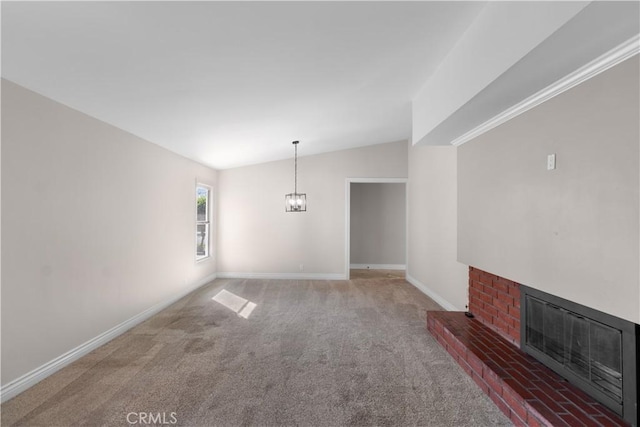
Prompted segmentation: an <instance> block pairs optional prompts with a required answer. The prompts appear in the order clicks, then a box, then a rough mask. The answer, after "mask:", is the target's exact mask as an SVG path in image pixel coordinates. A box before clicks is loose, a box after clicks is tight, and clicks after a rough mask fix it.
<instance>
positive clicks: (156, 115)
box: [2, 2, 485, 168]
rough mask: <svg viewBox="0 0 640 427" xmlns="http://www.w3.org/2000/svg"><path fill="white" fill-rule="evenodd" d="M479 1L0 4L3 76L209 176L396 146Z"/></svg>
mask: <svg viewBox="0 0 640 427" xmlns="http://www.w3.org/2000/svg"><path fill="white" fill-rule="evenodd" d="M484 5H485V3H484V2H274V3H272V2H233V3H232V2H37V3H36V2H2V76H3V77H4V78H6V79H8V80H11V81H13V82H15V83H17V84H20V85H22V86H24V87H27V88H29V89H31V90H33V91H35V92H38V93H40V94H42V95H45V96H47V97H50V98H52V99H55V100H57V101H59V102H61V103H63V104H66V105H68V106H70V107H73V108H75V109H77V110H80V111H82V112H84V113H87V114H89V115H91V116H93V117H96V118H98V119H100V120H103V121H105V122H107V123H110V124H112V125H115V126H117V127H119V128H121V129H124V130H126V131H129V132H131V133H133V134H135V135H137V136H140V137H142V138H144V139H147V140H149V141H151V142H154V143H156V144H159V145H161V146H164V147H166V148H168V149H169V150H172V151H174V152H176V153H179V154H181V155H183V156H185V157H188V158H191V159H194V160H196V161H199V162H201V163H204V164H207V165H209V166H212V167H215V168H229V167H234V166H238V165H244V164H251V163H259V162H264V161H269V160H276V159H282V158H287V157H291V156H292V155H293V149H292V146H291V141H293V140H300V141H301V144H300V147H299V152H300V155H307V154H314V153H320V152H326V151H333V150H338V149H344V148H351V147H357V146H363V145H370V144H378V143H385V142H391V141H398V140H402V139H408V138H409V136H410V134H411V98H412V96H413V95H414V94H415V92H416V91H417V90H418V89H419V87H420V85H421V84H422V83H423V82H424V80H425V78H426V76H428V75H429V74H431V73H432V72H433V71H434V70H435V68H436V67H437V66H438V64H439V63H440V61H441V60H442V59H443V58H444V56H445V55H446V54H447V52H448V51H449V50H450V49H451V48H452V47H453V45H454V44H455V42H456V41H457V40H458V38H459V37H460V36H461V34H462V33H463V32H464V30H465V29H466V28H467V27H468V26H469V25H470V23H471V22H472V20H473V19H474V17H475V16H476V15H477V14H478V13H479V12H480V11H481V10H482V8H483V7H484Z"/></svg>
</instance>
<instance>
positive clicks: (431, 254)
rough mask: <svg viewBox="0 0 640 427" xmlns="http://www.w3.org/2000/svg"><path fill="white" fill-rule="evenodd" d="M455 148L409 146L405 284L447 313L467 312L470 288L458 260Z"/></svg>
mask: <svg viewBox="0 0 640 427" xmlns="http://www.w3.org/2000/svg"><path fill="white" fill-rule="evenodd" d="M456 150H457V149H456V148H455V147H450V146H449V147H429V146H411V147H410V148H409V227H408V236H407V239H408V265H407V280H409V281H410V282H411V283H412V284H414V285H415V286H416V287H418V288H419V289H421V290H422V291H423V292H424V293H426V294H427V295H429V296H431V297H432V298H433V299H434V300H436V302H438V303H439V304H440V305H441V306H443V307H444V308H446V309H448V310H464V308H465V305H466V304H467V286H468V285H467V283H468V268H467V266H465V265H464V264H461V263H459V262H457V261H456V254H457V240H456V235H457V222H456V218H457V197H456V192H457V168H456V154H457V151H456Z"/></svg>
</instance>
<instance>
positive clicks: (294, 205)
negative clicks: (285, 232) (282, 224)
mask: <svg viewBox="0 0 640 427" xmlns="http://www.w3.org/2000/svg"><path fill="white" fill-rule="evenodd" d="M299 142H300V141H293V143H292V144H293V146H294V147H295V157H294V159H295V160H294V175H293V193H289V194H285V196H284V210H285V212H306V211H307V194H306V193H298V143H299Z"/></svg>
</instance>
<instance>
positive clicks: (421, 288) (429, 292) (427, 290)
mask: <svg viewBox="0 0 640 427" xmlns="http://www.w3.org/2000/svg"><path fill="white" fill-rule="evenodd" d="M405 276H406V277H405V279H406V280H407V282H409V283H411V284H412V285H413V286H415V287H416V288H418V290H419V291H421V292H422V293H423V294H425V295H426V296H428V297H429V298H431V299H432V300H434V301H435V302H437V303H438V304H439V305H440V306H441V307H442V308H444V309H445V310H447V311H460V310H459V309H458V308H457V307H456V306H455V305H453V304H451V303H450V302H449V301H447V300H446V299H444V298H442V297H441V296H440V295H438V294H437V293H436V292H434V291H433V289H430V288H429V287H428V286H427V285H425V284H424V283H422V282H420V281H419V280H417V279H415V278H414V277H411V276H409V275H408V274H406V275H405Z"/></svg>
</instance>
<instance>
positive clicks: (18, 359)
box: [2, 80, 216, 385]
mask: <svg viewBox="0 0 640 427" xmlns="http://www.w3.org/2000/svg"><path fill="white" fill-rule="evenodd" d="M2 150H3V153H2V154H3V155H2V267H3V268H2V384H3V385H5V384H7V383H8V382H10V381H12V380H14V379H16V378H17V377H19V376H21V375H23V374H25V373H27V372H29V371H31V370H33V369H34V368H36V367H39V366H41V365H43V364H44V363H46V362H49V361H51V360H53V359H54V358H56V357H58V356H60V355H62V354H63V353H65V352H67V351H69V350H71V349H73V348H75V347H77V346H79V345H81V344H83V343H85V342H86V341H87V340H89V339H92V338H94V337H96V336H98V335H99V334H101V333H103V332H105V331H107V330H109V329H110V328H112V327H114V326H116V325H118V324H120V323H122V322H124V321H126V320H128V319H130V318H132V317H133V316H135V315H137V314H139V313H141V312H143V311H144V310H147V309H149V308H150V307H152V306H154V305H155V304H158V303H161V302H163V301H166V300H168V299H170V298H172V297H174V296H176V295H179V294H181V293H184V292H185V291H187V290H188V289H189V288H191V287H193V286H194V284H197V283H198V282H199V281H202V280H203V279H204V278H207V277H209V276H211V275H212V274H213V273H215V260H213V259H212V260H209V261H205V262H202V263H199V264H195V262H194V259H195V258H194V257H195V247H194V242H195V234H194V233H195V224H194V219H195V202H194V201H195V183H196V180H197V179H198V180H201V181H202V182H203V183H206V184H209V185H211V186H213V187H214V189H215V188H216V172H215V171H214V170H212V169H209V168H206V167H204V166H200V165H198V164H196V163H194V162H191V161H189V160H187V159H185V158H183V157H179V156H177V155H175V154H172V153H170V152H169V151H166V150H164V149H162V148H160V147H158V146H157V145H154V144H151V143H149V142H147V141H144V140H141V139H139V138H137V137H135V136H133V135H131V134H128V133H126V132H124V131H121V130H119V129H117V128H114V127H112V126H110V125H107V124H105V123H103V122H100V121H98V120H96V119H93V118H91V117H88V116H86V115H84V114H81V113H79V112H77V111H75V110H72V109H70V108H67V107H65V106H63V105H61V104H58V103H56V102H54V101H52V100H50V99H47V98H44V97H42V96H40V95H37V94H35V93H33V92H30V91H27V90H26V89H24V88H22V87H20V86H17V85H15V84H13V83H11V82H8V81H5V80H2Z"/></svg>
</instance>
